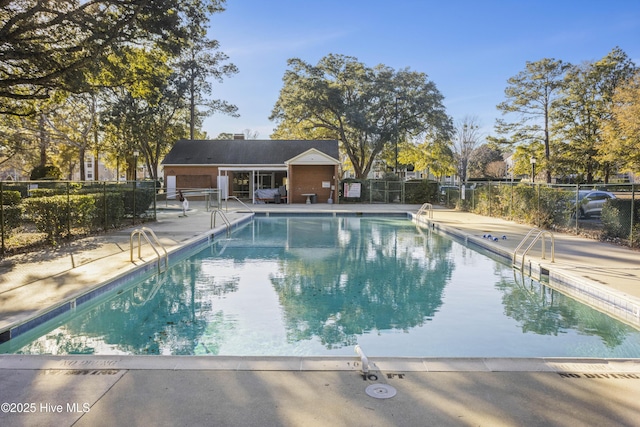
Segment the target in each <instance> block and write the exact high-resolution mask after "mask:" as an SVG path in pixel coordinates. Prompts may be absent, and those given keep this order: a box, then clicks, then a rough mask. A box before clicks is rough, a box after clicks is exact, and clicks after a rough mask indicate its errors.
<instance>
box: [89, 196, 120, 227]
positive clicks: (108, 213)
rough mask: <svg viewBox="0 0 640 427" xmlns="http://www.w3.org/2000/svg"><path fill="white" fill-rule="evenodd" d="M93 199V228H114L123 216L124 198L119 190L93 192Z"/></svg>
mask: <svg viewBox="0 0 640 427" xmlns="http://www.w3.org/2000/svg"><path fill="white" fill-rule="evenodd" d="M91 196H92V197H93V198H94V200H95V214H94V220H93V223H92V229H93V230H99V229H102V230H107V229H109V228H116V227H118V226H119V225H120V223H121V222H122V220H123V218H124V198H123V197H122V194H121V193H120V192H119V191H113V190H111V191H107V192H104V193H93V194H91Z"/></svg>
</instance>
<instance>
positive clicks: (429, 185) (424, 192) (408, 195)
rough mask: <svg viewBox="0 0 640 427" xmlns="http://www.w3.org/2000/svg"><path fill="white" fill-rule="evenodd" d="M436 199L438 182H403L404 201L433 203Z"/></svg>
mask: <svg viewBox="0 0 640 427" xmlns="http://www.w3.org/2000/svg"><path fill="white" fill-rule="evenodd" d="M437 200H438V183H437V182H434V181H424V180H419V181H418V180H415V181H414V180H412V181H407V182H405V183H404V202H405V203H412V204H421V203H427V202H429V203H434V202H436V201H437Z"/></svg>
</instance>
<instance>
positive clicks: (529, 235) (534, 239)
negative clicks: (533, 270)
mask: <svg viewBox="0 0 640 427" xmlns="http://www.w3.org/2000/svg"><path fill="white" fill-rule="evenodd" d="M536 232H537V233H536ZM546 235H548V236H550V237H551V262H555V251H556V249H555V240H554V238H553V233H551V232H550V231H547V230H540V229H539V228H532V229H531V230H529V232H528V233H527V235H526V236H524V239H522V241H521V242H520V244H519V245H518V247H517V248H516V250H515V251H514V252H513V259H512V264H513V267H515V268H518V265H517V262H516V258H517V257H518V251H519V250H520V249H522V247H523V246H524V245H525V244H526V243H527V242H528V241H529V240H531V242H530V243H529V246H527V247H526V249H525V250H524V252H522V261H521V263H520V267H519V268H520V270H522V269H524V258H525V257H526V256H527V254H528V253H529V251H530V250H531V248H533V245H535V244H536V242H537V241H538V240H539V239H541V238H542V255H541V258H542V259H545V257H546V252H545V248H546V245H545V242H544V236H546Z"/></svg>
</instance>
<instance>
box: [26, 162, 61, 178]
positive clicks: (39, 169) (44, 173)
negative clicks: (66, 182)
mask: <svg viewBox="0 0 640 427" xmlns="http://www.w3.org/2000/svg"><path fill="white" fill-rule="evenodd" d="M60 178H62V171H61V170H60V168H58V167H56V166H52V165H47V166H36V167H35V168H33V170H32V171H31V177H30V179H31V180H32V181H37V180H39V179H49V180H54V179H56V180H57V179H60Z"/></svg>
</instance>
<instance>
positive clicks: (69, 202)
mask: <svg viewBox="0 0 640 427" xmlns="http://www.w3.org/2000/svg"><path fill="white" fill-rule="evenodd" d="M70 191H71V183H70V182H69V181H67V238H68V239H71V195H70V194H69V193H70Z"/></svg>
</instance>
